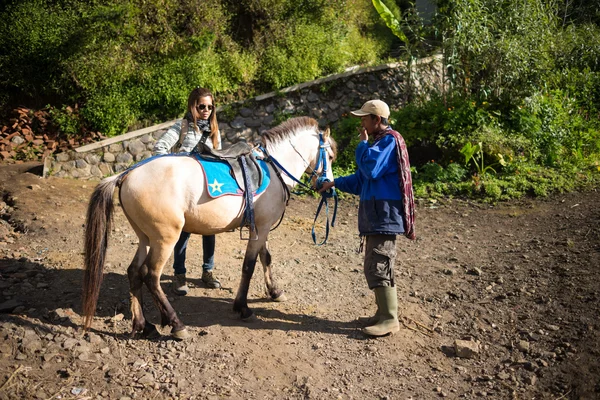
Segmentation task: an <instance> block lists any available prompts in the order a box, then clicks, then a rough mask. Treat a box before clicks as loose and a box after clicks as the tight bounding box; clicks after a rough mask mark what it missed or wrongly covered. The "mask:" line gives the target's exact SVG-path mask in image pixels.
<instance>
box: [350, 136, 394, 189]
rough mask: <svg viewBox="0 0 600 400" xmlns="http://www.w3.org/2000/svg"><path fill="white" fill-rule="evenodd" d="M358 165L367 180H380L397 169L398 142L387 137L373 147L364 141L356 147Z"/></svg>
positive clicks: (391, 137)
mask: <svg viewBox="0 0 600 400" xmlns="http://www.w3.org/2000/svg"><path fill="white" fill-rule="evenodd" d="M355 155H356V165H357V166H358V169H359V171H360V172H362V174H363V175H364V176H365V177H366V178H367V179H378V178H380V177H381V176H383V175H385V174H387V173H390V172H391V169H393V168H397V165H398V162H397V161H396V157H397V156H396V140H395V139H394V137H393V136H392V135H386V136H384V137H383V138H382V139H380V140H379V141H377V142H376V143H374V144H373V145H372V146H369V143H368V142H367V141H366V140H363V141H362V142H360V143H359V144H358V146H357V147H356V152H355Z"/></svg>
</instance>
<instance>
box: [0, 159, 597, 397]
mask: <svg viewBox="0 0 600 400" xmlns="http://www.w3.org/2000/svg"><path fill="white" fill-rule="evenodd" d="M39 170H40V167H39V166H36V165H31V164H29V165H27V164H21V165H2V166H0V193H1V194H2V199H1V200H0V215H1V219H0V293H1V294H0V310H1V311H2V313H1V314H0V338H1V339H0V399H75V398H77V399H98V398H104V399H123V400H124V399H163V398H165V399H167V398H181V399H188V398H193V399H221V398H232V399H436V398H440V397H442V398H444V397H445V398H449V399H454V398H466V399H472V398H491V399H556V400H558V399H598V398H600V335H599V332H600V322H599V320H598V317H599V315H600V313H599V311H600V308H599V300H600V270H599V268H600V262H599V259H600V208H599V207H598V204H600V191H598V190H595V191H589V192H585V193H570V194H561V195H556V196H553V197H551V198H549V199H546V200H523V201H519V202H512V203H509V204H500V205H496V206H490V205H482V204H477V203H473V202H465V201H459V200H445V201H437V202H430V201H419V204H418V209H417V212H418V213H417V235H418V240H416V241H414V242H411V241H409V240H406V239H404V238H400V239H399V240H398V255H399V256H398V261H397V265H396V277H397V282H398V297H399V306H400V312H401V329H400V332H398V333H397V334H394V335H392V336H388V337H384V338H380V339H370V338H367V337H365V336H363V334H362V333H361V330H360V329H361V327H362V325H361V321H359V320H358V317H361V316H367V315H369V314H372V313H373V312H374V309H375V307H374V298H373V295H372V293H371V292H370V291H369V290H368V288H367V285H366V282H365V280H364V276H363V273H362V255H360V254H357V253H356V249H357V247H358V244H359V239H358V235H357V228H356V223H357V222H356V214H357V204H358V202H357V199H355V198H352V197H349V198H345V199H343V200H342V201H341V203H340V208H339V210H338V223H337V226H336V227H335V228H334V229H333V230H332V231H331V234H330V238H329V242H328V243H327V244H326V245H324V246H321V247H318V246H315V245H314V244H313V243H312V239H311V236H310V228H311V225H312V220H313V217H314V212H315V210H316V206H317V200H316V199H313V198H306V199H301V198H298V197H295V198H293V200H292V201H290V206H289V208H288V210H287V213H286V217H285V219H284V221H283V223H282V225H281V226H280V227H279V228H278V229H277V230H275V231H273V232H272V233H271V235H270V248H271V251H272V255H273V260H274V274H275V277H276V278H277V279H278V283H279V284H280V286H281V287H282V288H284V289H285V291H286V294H287V297H288V301H287V302H285V303H275V302H271V301H269V300H268V299H267V297H266V295H265V291H264V284H263V277H262V271H261V269H260V268H257V270H256V272H255V276H254V279H253V281H252V284H251V288H250V294H249V304H250V306H251V307H252V309H253V310H254V312H255V314H256V317H257V318H256V319H255V321H253V322H243V321H241V320H240V318H239V316H238V314H237V313H234V312H233V310H232V305H233V298H234V296H235V292H236V290H237V286H238V283H239V279H240V276H241V264H242V257H243V254H244V248H245V243H244V242H242V241H240V240H239V232H232V233H226V234H222V235H219V236H218V237H217V254H216V269H215V273H216V276H217V277H218V278H219V279H220V280H221V282H222V283H223V289H220V290H211V289H207V288H205V287H203V286H202V283H201V281H200V279H199V278H200V275H201V268H200V266H201V240H200V237H196V236H194V237H192V241H191V244H190V246H189V251H188V260H189V264H188V275H189V276H191V278H192V282H193V283H194V284H195V285H194V287H193V289H192V290H191V292H190V294H189V295H188V296H185V297H177V296H174V295H171V294H170V292H168V290H169V282H170V278H171V274H172V269H171V267H170V264H169V265H167V267H166V268H165V271H164V272H165V273H164V275H163V280H162V283H163V288H164V289H165V291H166V292H167V293H168V295H169V298H170V299H171V300H172V304H173V306H174V307H175V309H176V311H177V312H178V313H179V315H180V317H181V319H182V320H183V322H184V323H186V324H187V326H188V329H189V330H190V332H191V334H192V338H191V339H189V340H187V341H183V342H177V341H174V340H171V339H170V336H169V331H168V328H163V329H162V330H161V333H162V334H163V336H162V337H161V338H160V339H158V340H154V341H149V340H145V339H140V338H133V339H130V338H129V330H130V324H131V319H130V318H131V314H130V311H129V295H128V281H127V276H126V268H127V266H128V265H129V262H130V260H131V258H132V257H133V253H134V250H135V248H136V243H137V238H136V236H135V234H134V233H133V231H132V229H131V228H130V226H129V225H128V223H127V221H126V220H125V217H124V215H123V213H122V212H121V211H120V209H119V210H118V211H117V213H116V218H115V224H114V228H113V232H112V235H111V241H110V247H109V251H108V263H107V265H106V267H105V280H104V283H103V286H102V290H101V293H100V302H99V307H98V310H97V313H96V318H95V320H94V323H93V327H92V331H91V332H90V333H89V334H86V335H84V336H82V331H81V328H80V326H81V318H80V313H81V304H80V303H81V278H82V275H83V272H82V269H81V268H82V252H83V226H84V223H85V210H86V206H87V201H88V197H89V195H90V194H91V192H92V190H93V188H94V187H95V185H96V182H85V181H76V180H64V179H56V178H50V179H45V180H44V179H41V178H40V177H39V176H38V175H37V173H39ZM28 171H29V172H28ZM145 301H146V302H145V308H146V310H147V311H146V312H147V315H149V318H150V320H151V321H152V322H154V323H159V316H158V313H157V312H156V310H155V307H154V304H153V303H152V301H151V298H150V296H149V295H148V293H147V292H146V293H145ZM457 341H458V342H457ZM463 341H464V342H463Z"/></svg>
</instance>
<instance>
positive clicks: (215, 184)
mask: <svg viewBox="0 0 600 400" xmlns="http://www.w3.org/2000/svg"><path fill="white" fill-rule="evenodd" d="M223 185H224V183H219V182H218V181H217V180H216V179H215V181H214V182H213V183H209V184H208V186H210V190H211V193H214V192H221V193H223V191H222V190H221V186H223Z"/></svg>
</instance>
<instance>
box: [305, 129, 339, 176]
mask: <svg viewBox="0 0 600 400" xmlns="http://www.w3.org/2000/svg"><path fill="white" fill-rule="evenodd" d="M336 152H337V143H336V142H335V140H334V139H333V137H332V136H331V131H330V130H329V128H327V129H326V130H325V132H319V150H318V154H317V157H316V158H315V161H314V165H311V166H310V167H309V168H308V169H307V170H306V171H305V172H310V173H311V177H310V184H311V186H312V187H314V188H319V187H320V184H321V182H322V181H324V180H329V181H333V171H332V164H333V161H334V160H335V156H336Z"/></svg>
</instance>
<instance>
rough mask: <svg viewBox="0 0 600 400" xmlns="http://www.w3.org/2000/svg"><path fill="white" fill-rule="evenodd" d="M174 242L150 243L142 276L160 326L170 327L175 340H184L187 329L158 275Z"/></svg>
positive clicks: (169, 254) (174, 239)
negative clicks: (161, 284) (155, 309)
mask: <svg viewBox="0 0 600 400" xmlns="http://www.w3.org/2000/svg"><path fill="white" fill-rule="evenodd" d="M176 241H177V236H175V237H174V238H173V239H172V240H169V241H165V240H161V241H156V242H154V243H151V245H150V253H149V254H148V258H147V260H146V267H147V272H146V274H145V276H144V283H146V286H147V287H148V289H149V290H150V293H151V294H152V297H153V298H154V302H155V303H156V306H157V307H158V310H159V311H160V316H161V325H162V326H165V325H169V326H171V335H173V337H175V338H176V339H185V338H187V337H188V336H189V334H188V332H187V329H186V328H185V325H184V324H183V323H182V322H181V320H179V317H177V313H176V312H175V310H174V309H173V307H172V306H171V303H169V300H168V299H167V296H166V295H165V292H163V290H162V287H161V286H160V275H161V273H162V270H163V267H164V265H165V263H166V262H167V260H168V259H169V257H170V256H171V252H172V251H173V246H175V242H176Z"/></svg>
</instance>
